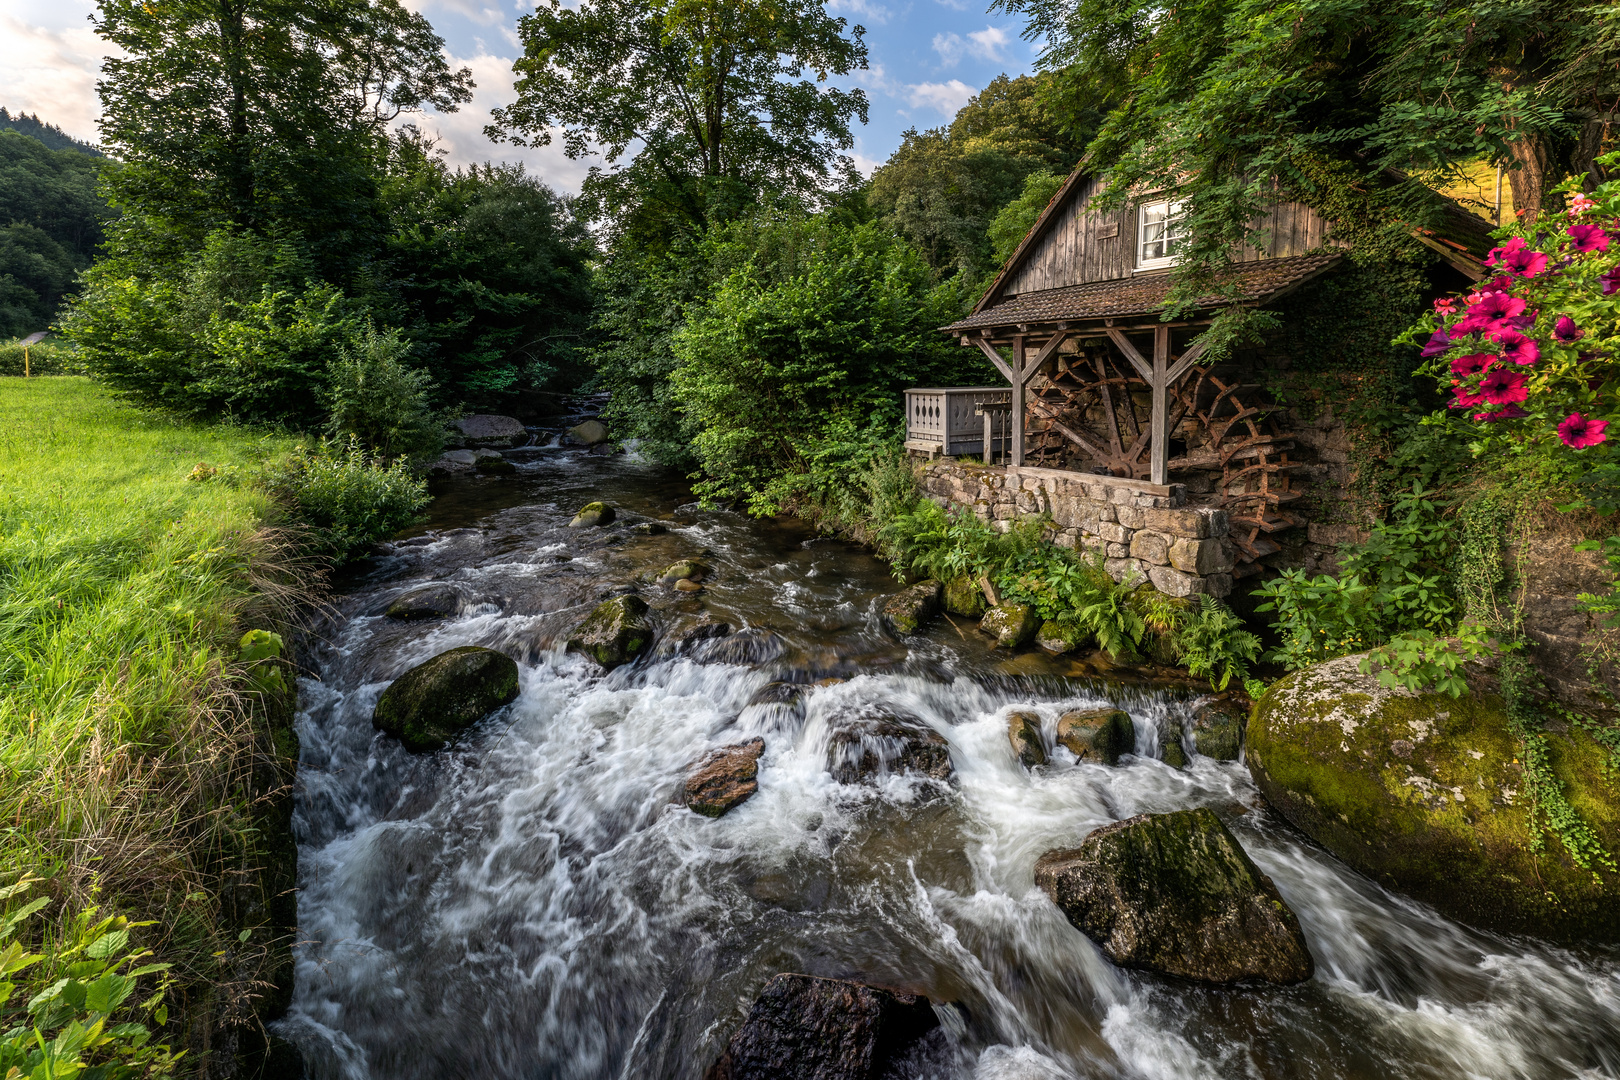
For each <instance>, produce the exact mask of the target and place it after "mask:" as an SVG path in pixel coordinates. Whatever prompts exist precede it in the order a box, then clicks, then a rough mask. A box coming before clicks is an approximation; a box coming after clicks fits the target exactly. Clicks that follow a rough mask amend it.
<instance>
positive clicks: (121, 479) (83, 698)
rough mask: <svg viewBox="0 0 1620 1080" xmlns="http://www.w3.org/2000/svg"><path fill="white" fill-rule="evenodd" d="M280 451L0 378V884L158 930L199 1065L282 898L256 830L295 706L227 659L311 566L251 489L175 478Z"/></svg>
mask: <svg viewBox="0 0 1620 1080" xmlns="http://www.w3.org/2000/svg"><path fill="white" fill-rule="evenodd" d="M289 445H290V444H289V442H288V441H287V440H284V439H280V438H276V437H266V436H258V435H252V434H249V433H245V432H242V431H238V430H231V429H220V428H206V427H200V426H194V425H190V424H185V423H179V422H175V421H171V420H168V419H164V418H161V417H157V416H153V415H150V414H145V413H140V412H137V411H135V410H133V409H130V408H128V407H127V406H124V405H122V404H119V403H118V402H117V401H115V400H114V399H113V398H112V397H111V396H109V395H108V394H107V393H106V392H105V391H104V390H102V389H100V388H98V387H96V386H94V385H92V384H91V383H89V382H88V381H87V380H84V379H80V378H35V379H28V380H23V379H18V378H0V866H3V868H4V870H5V871H7V873H6V875H5V876H6V877H7V878H8V879H9V878H12V877H14V876H15V875H16V874H17V873H18V872H29V873H34V874H38V875H40V876H48V877H49V878H50V879H51V888H52V890H53V891H54V893H55V894H56V896H57V899H58V900H59V901H60V902H61V906H60V910H62V911H64V912H71V911H76V910H78V909H79V908H80V907H83V906H84V905H85V904H86V903H88V902H90V901H91V899H92V897H93V898H94V899H95V900H96V901H97V902H100V903H102V904H104V905H111V906H113V907H114V908H116V909H119V910H124V911H128V912H129V913H131V914H132V915H134V916H136V917H140V918H149V919H156V920H158V925H157V926H155V927H153V928H152V933H153V934H155V935H156V936H157V939H158V940H156V941H152V940H151V938H150V937H149V938H148V939H147V940H148V942H149V944H152V945H153V947H154V948H155V949H156V950H157V952H158V953H159V956H160V958H161V959H163V960H166V961H170V962H173V963H174V964H175V965H176V967H175V974H176V975H177V977H178V980H179V981H178V985H177V990H178V991H179V993H180V997H181V998H182V1003H181V1012H182V1014H183V1015H184V1014H185V1013H186V1011H187V1009H186V1004H185V999H186V998H187V995H190V1001H191V1005H192V1008H191V1009H190V1016H189V1019H187V1020H186V1023H187V1025H189V1027H190V1028H191V1029H192V1030H190V1031H188V1032H185V1033H183V1034H184V1036H185V1037H184V1040H183V1041H185V1042H186V1043H188V1044H190V1045H191V1046H193V1048H194V1049H202V1050H204V1051H206V1050H207V1046H206V1044H207V1043H208V1041H209V1035H208V1034H207V1032H208V1031H211V1030H214V1029H215V1028H217V1027H218V1025H219V1023H220V1022H221V1020H222V1019H223V1020H224V1021H225V1022H227V1023H228V1022H229V1021H230V1019H231V1017H232V1015H233V1014H235V1015H236V1018H237V1019H238V1020H240V1019H241V1018H242V1017H245V1016H247V1015H248V1014H249V1013H250V1012H251V1009H252V1003H253V1000H254V999H255V997H256V996H258V995H259V994H260V993H262V991H263V990H264V989H265V988H266V986H267V985H268V983H269V982H270V981H271V980H270V978H269V975H268V974H267V972H268V968H269V966H270V965H271V963H272V953H271V951H270V950H268V949H267V948H266V944H267V939H268V937H269V934H268V933H267V932H261V933H260V935H259V938H258V939H257V940H255V939H254V937H253V928H254V926H255V925H259V926H261V927H267V926H269V925H270V924H271V923H272V922H273V921H274V920H273V919H271V917H270V915H269V914H268V912H269V910H270V908H271V907H274V906H276V905H277V904H278V903H284V902H285V901H284V900H278V898H277V897H274V896H267V895H264V893H265V889H264V888H263V887H262V885H261V886H255V885H254V882H262V881H263V880H268V879H266V878H265V877H264V875H263V874H262V873H260V871H261V870H262V869H263V864H264V863H265V862H266V861H267V860H276V859H286V858H289V857H290V856H288V854H287V852H286V851H285V850H284V849H285V847H286V844H285V843H284V842H283V841H281V840H278V839H277V838H276V837H275V835H274V832H275V830H267V829H265V828H264V825H265V817H266V814H267V813H270V814H272V815H273V814H274V813H279V812H280V811H276V810H273V809H267V808H270V807H272V806H273V804H275V803H276V800H277V798H278V795H277V792H278V789H284V787H285V784H286V782H287V780H288V779H289V776H290V774H289V772H288V769H287V766H288V765H289V762H288V760H287V750H288V747H287V745H286V744H285V742H283V745H281V746H279V747H278V746H277V745H276V740H275V731H274V728H275V724H273V723H267V722H266V721H267V720H273V719H275V718H276V714H277V713H278V712H279V713H280V714H281V716H280V720H281V721H282V722H284V721H285V719H286V717H285V712H286V709H287V703H286V702H285V701H284V700H283V701H273V700H271V701H267V700H265V699H263V698H261V697H259V696H258V695H256V694H255V693H254V692H253V690H252V684H251V683H250V682H248V681H247V679H246V678H245V676H244V675H243V673H242V672H241V670H240V668H239V667H238V666H236V665H233V660H234V658H235V652H236V647H235V643H236V641H237V639H238V638H239V637H240V635H241V634H242V632H243V630H245V629H248V628H250V627H253V626H269V627H272V628H273V627H274V626H275V625H276V624H277V623H278V622H279V621H280V620H281V619H283V618H284V617H285V616H286V614H287V612H288V611H289V610H290V609H291V607H292V605H293V603H294V602H295V601H296V600H298V599H299V595H298V586H297V585H296V584H295V582H296V581H297V580H298V579H300V578H302V577H305V574H306V572H307V568H303V570H301V568H300V567H298V566H297V565H296V563H297V558H296V556H295V555H294V554H293V548H292V546H291V545H290V544H288V543H286V542H285V540H284V539H283V534H281V533H278V531H277V530H276V529H275V528H274V522H275V520H276V508H275V506H274V505H273V504H272V503H271V502H270V500H269V497H268V496H267V495H265V494H264V493H263V492H262V491H261V490H259V489H258V488H256V487H254V486H251V485H232V484H230V483H226V482H221V481H215V482H206V481H205V482H197V481H194V480H190V479H188V477H189V476H190V475H191V474H192V473H193V470H194V469H195V467H196V466H197V465H198V464H199V463H203V462H206V463H208V464H210V465H213V466H217V467H231V466H234V467H236V470H244V471H245V470H249V469H251V468H254V467H256V466H257V465H258V464H259V463H260V462H262V461H263V460H264V459H265V458H266V457H271V456H280V455H284V454H285V453H286V452H287V450H288V449H289ZM236 470H233V469H229V468H226V469H222V474H226V475H228V474H231V473H234V472H235V471H236ZM199 472H200V473H202V472H206V470H201V471H199ZM315 576H316V577H317V578H318V576H319V575H318V574H317V575H315ZM283 831H284V830H283ZM278 844H280V845H281V848H282V850H276V848H277V845H278ZM288 874H290V868H288V869H287V872H286V873H283V874H281V875H279V876H280V877H282V878H285V877H287V875H288ZM276 876H277V875H271V877H276ZM3 883H4V882H3V881H0V884H3ZM272 891H276V890H272ZM239 928H240V929H239ZM243 931H247V934H246V937H245V938H244V936H243ZM199 1010H201V1011H202V1012H207V1013H209V1014H210V1015H209V1016H208V1017H206V1018H200V1017H199V1015H198V1012H199ZM198 1031H201V1032H202V1034H201V1035H198V1034H197V1032H198ZM199 1039H201V1042H202V1044H203V1045H199V1044H198V1040H199ZM207 1057H208V1054H207V1053H206V1052H205V1053H203V1054H195V1055H193V1060H194V1061H195V1062H196V1066H197V1067H202V1065H203V1064H204V1061H205V1060H206V1058H207Z"/></svg>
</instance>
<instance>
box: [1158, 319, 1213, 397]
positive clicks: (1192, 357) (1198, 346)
mask: <svg viewBox="0 0 1620 1080" xmlns="http://www.w3.org/2000/svg"><path fill="white" fill-rule="evenodd" d="M1167 329H1168V328H1167ZM1206 344H1207V343H1206V342H1203V341H1195V342H1193V343H1192V344H1191V345H1189V346H1187V351H1186V352H1184V353H1182V354H1181V357H1180V358H1179V359H1178V360H1176V362H1175V364H1174V365H1172V366H1171V368H1170V371H1169V374H1167V375H1166V376H1165V385H1166V386H1174V385H1176V383H1178V382H1180V381H1181V377H1182V376H1183V375H1185V374H1187V369H1188V368H1190V367H1192V366H1193V365H1194V364H1196V363H1197V362H1198V358H1199V357H1200V356H1203V355H1204V348H1205V345H1206Z"/></svg>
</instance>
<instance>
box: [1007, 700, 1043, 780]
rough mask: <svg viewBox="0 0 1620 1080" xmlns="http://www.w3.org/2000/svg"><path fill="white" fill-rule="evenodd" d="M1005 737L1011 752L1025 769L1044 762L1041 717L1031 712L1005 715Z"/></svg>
mask: <svg viewBox="0 0 1620 1080" xmlns="http://www.w3.org/2000/svg"><path fill="white" fill-rule="evenodd" d="M1007 738H1008V740H1010V741H1011V742H1012V748H1013V753H1015V754H1017V755H1018V761H1019V763H1020V764H1021V765H1023V766H1024V768H1026V769H1033V768H1034V767H1035V766H1037V765H1045V764H1046V745H1045V744H1044V743H1043V742H1041V718H1040V717H1039V716H1037V715H1035V714H1034V713H1032V712H1015V713H1011V714H1009V715H1008V717H1007Z"/></svg>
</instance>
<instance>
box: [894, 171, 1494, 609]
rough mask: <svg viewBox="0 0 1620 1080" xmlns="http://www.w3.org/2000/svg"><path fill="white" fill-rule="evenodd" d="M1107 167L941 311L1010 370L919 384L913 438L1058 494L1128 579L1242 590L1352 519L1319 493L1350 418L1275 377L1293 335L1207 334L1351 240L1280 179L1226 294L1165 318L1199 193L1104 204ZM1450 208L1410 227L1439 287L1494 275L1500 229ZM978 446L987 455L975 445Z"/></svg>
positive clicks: (968, 340)
mask: <svg viewBox="0 0 1620 1080" xmlns="http://www.w3.org/2000/svg"><path fill="white" fill-rule="evenodd" d="M1393 175H1394V174H1392V176H1393ZM1401 179H1404V178H1401ZM1105 185H1106V178H1105V177H1104V176H1102V175H1101V174H1100V173H1099V172H1098V171H1096V170H1094V169H1091V168H1089V167H1088V166H1087V164H1086V163H1084V162H1082V164H1081V166H1080V168H1078V169H1076V170H1075V171H1074V172H1073V173H1072V174H1071V175H1070V176H1069V177H1068V179H1067V180H1066V181H1065V182H1064V184H1063V186H1062V187H1061V188H1060V189H1059V190H1058V192H1057V193H1056V194H1055V195H1054V196H1053V197H1052V199H1051V201H1050V202H1049V203H1048V204H1047V206H1046V209H1045V210H1044V211H1043V212H1042V214H1041V215H1040V217H1039V218H1038V219H1037V220H1036V222H1035V224H1034V225H1033V226H1032V227H1031V228H1030V230H1029V233H1028V234H1027V235H1026V236H1025V237H1024V239H1023V241H1022V243H1021V244H1020V245H1019V246H1018V248H1017V250H1016V251H1015V252H1014V253H1013V255H1012V257H1011V258H1010V259H1009V260H1008V261H1007V264H1006V266H1005V267H1004V268H1003V269H1002V271H1001V273H1000V274H999V275H998V276H997V277H996V279H995V280H994V282H992V284H991V286H990V288H989V290H988V291H987V292H986V293H985V294H984V297H983V298H982V299H981V300H980V301H979V302H978V304H977V305H976V306H975V307H974V309H973V311H972V312H971V313H970V314H968V315H967V317H965V318H963V319H961V320H959V321H957V322H954V323H952V324H950V325H949V326H945V327H942V328H941V329H942V330H943V331H944V332H946V333H949V334H952V335H954V336H955V337H956V338H957V340H958V341H959V342H960V344H961V345H962V346H963V347H964V348H974V349H978V350H980V351H981V352H982V353H983V354H984V356H985V357H987V358H988V359H989V360H990V362H991V363H992V364H993V365H995V367H996V369H997V370H998V371H999V372H1000V373H1001V375H1002V377H1003V378H1004V379H1005V380H1006V385H1004V386H998V387H985V386H978V387H945V388H939V387H935V388H918V389H913V390H908V391H906V403H905V404H906V418H907V430H906V444H905V445H906V447H907V449H908V450H910V451H911V452H913V453H914V454H918V455H923V456H926V457H928V458H929V459H931V461H932V464H931V465H930V466H929V468H928V474H927V477H926V479H925V484H924V486H925V489H926V490H927V491H928V493H929V494H930V495H931V496H933V497H934V498H935V499H936V500H938V501H941V502H947V503H956V504H958V505H963V506H969V507H972V508H974V509H975V511H976V512H978V513H979V514H980V515H981V516H985V517H989V518H992V519H996V520H1010V519H1013V518H1016V517H1020V516H1023V515H1026V514H1031V513H1040V512H1046V513H1049V514H1051V516H1052V519H1053V523H1054V525H1055V526H1056V528H1057V529H1058V530H1059V535H1058V542H1059V543H1063V544H1066V545H1070V546H1083V547H1084V548H1086V549H1087V550H1095V549H1098V548H1100V549H1102V550H1103V552H1104V553H1105V556H1106V558H1107V567H1108V570H1109V572H1110V573H1111V574H1112V575H1113V576H1114V577H1115V578H1116V580H1120V579H1124V578H1126V577H1127V576H1131V575H1135V576H1137V577H1138V578H1140V579H1145V580H1149V581H1151V582H1152V583H1153V585H1154V586H1155V587H1157V588H1158V589H1159V590H1160V591H1162V592H1165V593H1168V594H1170V595H1174V596H1187V595H1191V594H1193V593H1200V592H1207V593H1210V594H1211V595H1214V596H1224V595H1226V594H1227V593H1228V592H1230V591H1231V589H1232V584H1233V579H1234V578H1238V577H1243V576H1246V575H1248V574H1253V573H1257V572H1259V571H1260V570H1261V569H1262V567H1263V566H1264V565H1265V564H1266V562H1272V563H1278V562H1286V563H1287V564H1289V565H1306V566H1307V568H1309V567H1310V566H1311V564H1312V558H1313V549H1314V550H1315V551H1316V552H1319V553H1325V552H1326V551H1327V550H1329V549H1330V548H1331V546H1332V545H1333V544H1335V543H1337V542H1339V541H1340V540H1342V539H1346V538H1347V530H1346V527H1345V526H1343V525H1329V524H1326V523H1323V524H1321V525H1319V526H1318V525H1313V524H1312V522H1311V521H1310V520H1308V518H1309V516H1310V515H1309V513H1308V510H1307V507H1308V506H1309V505H1310V500H1309V498H1308V495H1309V493H1310V488H1311V486H1312V484H1316V485H1318V486H1326V487H1332V486H1334V485H1338V486H1340V487H1342V486H1343V484H1344V483H1345V482H1346V480H1347V478H1348V476H1347V474H1348V468H1347V467H1346V457H1345V454H1344V452H1343V451H1344V446H1343V445H1335V443H1336V442H1342V440H1343V438H1344V433H1343V430H1342V425H1340V426H1339V427H1338V428H1337V429H1335V427H1334V425H1333V424H1331V423H1328V424H1322V423H1315V422H1313V423H1304V422H1302V421H1301V420H1300V419H1299V418H1297V417H1295V416H1294V415H1293V414H1292V413H1291V412H1290V410H1288V409H1286V408H1283V407H1281V406H1279V405H1278V404H1277V403H1276V401H1275V397H1274V395H1273V394H1271V393H1270V392H1268V385H1270V384H1273V383H1275V382H1276V379H1275V377H1274V376H1275V375H1276V374H1277V373H1278V372H1280V371H1282V370H1286V369H1287V368H1288V366H1289V361H1290V358H1289V357H1288V356H1287V355H1283V354H1280V353H1279V352H1278V351H1277V349H1276V348H1274V347H1270V346H1261V347H1258V348H1250V349H1246V350H1234V352H1233V353H1232V354H1231V355H1230V356H1229V357H1228V358H1227V359H1225V360H1224V361H1222V362H1221V363H1218V364H1212V363H1202V362H1201V360H1202V358H1203V352H1204V349H1203V344H1202V343H1201V342H1200V341H1198V340H1197V339H1198V337H1199V335H1200V333H1202V331H1203V330H1204V329H1205V328H1206V327H1207V326H1208V325H1209V324H1210V322H1211V320H1212V319H1213V318H1214V317H1215V316H1216V315H1217V314H1218V313H1219V311H1220V306H1221V305H1223V304H1229V303H1241V304H1245V305H1253V306H1261V307H1271V306H1273V305H1276V304H1277V303H1278V302H1279V301H1283V300H1284V299H1285V298H1287V297H1290V296H1293V295H1295V294H1297V293H1299V292H1301V291H1302V290H1308V289H1310V288H1311V287H1312V286H1313V284H1315V283H1318V282H1322V281H1326V280H1328V279H1329V278H1331V276H1332V275H1334V274H1335V273H1338V272H1340V270H1341V269H1342V268H1343V267H1345V266H1346V265H1347V263H1348V259H1347V255H1348V250H1347V245H1346V244H1345V243H1344V242H1343V241H1340V240H1338V239H1336V238H1335V236H1334V230H1333V228H1332V226H1331V224H1330V223H1329V221H1328V220H1327V219H1326V218H1325V217H1324V216H1323V215H1322V214H1321V213H1319V212H1318V211H1317V210H1316V209H1314V208H1312V207H1311V206H1308V205H1306V204H1304V203H1302V202H1296V201H1291V200H1290V199H1288V198H1287V197H1286V196H1282V197H1279V198H1278V200H1277V201H1276V202H1275V203H1274V204H1273V205H1272V206H1271V208H1270V210H1269V212H1268V213H1267V214H1266V216H1265V217H1264V219H1263V220H1262V221H1260V222H1259V223H1258V224H1259V225H1260V226H1261V227H1262V228H1263V230H1264V232H1263V235H1264V237H1265V240H1264V244H1263V246H1250V247H1247V248H1246V249H1244V250H1243V251H1241V252H1240V253H1239V254H1238V255H1237V256H1236V261H1235V265H1234V266H1233V267H1232V268H1231V269H1230V270H1229V271H1228V274H1229V275H1230V276H1229V277H1228V278H1227V279H1226V280H1225V281H1224V282H1223V286H1224V288H1223V292H1224V293H1225V294H1226V296H1225V298H1223V299H1221V300H1219V301H1215V300H1211V302H1210V305H1209V306H1208V307H1206V308H1201V309H1200V310H1198V311H1197V312H1195V313H1194V314H1193V316H1192V317H1189V318H1186V319H1183V320H1181V321H1173V322H1164V321H1162V320H1161V318H1160V313H1161V311H1162V310H1163V308H1164V305H1165V300H1166V297H1167V296H1168V294H1169V292H1170V287H1171V273H1172V269H1173V267H1174V266H1175V263H1176V260H1177V258H1178V255H1179V253H1180V249H1181V248H1182V245H1183V244H1184V243H1185V242H1186V239H1187V237H1186V233H1185V228H1184V220H1185V219H1184V217H1183V212H1182V204H1181V203H1180V202H1178V201H1177V199H1176V198H1175V197H1174V195H1173V194H1166V193H1156V194H1150V195H1146V196H1144V197H1140V198H1137V199H1135V200H1134V201H1131V202H1129V203H1127V204H1126V205H1122V206H1119V207H1117V208H1105V207H1103V206H1102V205H1101V199H1100V196H1101V194H1102V191H1103V189H1104V187H1105ZM1438 220H1439V221H1440V225H1439V226H1438V227H1426V228H1414V229H1411V230H1410V235H1411V236H1412V238H1413V239H1414V240H1415V241H1417V242H1418V243H1420V244H1422V245H1423V246H1424V247H1425V248H1427V249H1429V250H1430V251H1431V252H1432V253H1433V255H1434V259H1433V262H1434V267H1433V270H1432V271H1431V273H1430V277H1431V279H1432V281H1433V285H1434V293H1435V294H1436V295H1438V294H1439V293H1440V292H1442V291H1449V290H1451V289H1456V288H1458V287H1460V286H1462V285H1464V284H1466V282H1467V281H1470V280H1479V279H1481V278H1483V277H1484V276H1485V273H1486V268H1485V265H1484V262H1483V259H1484V256H1485V253H1486V252H1487V251H1488V249H1489V248H1490V246H1491V240H1490V232H1491V230H1492V229H1493V228H1494V226H1492V225H1491V224H1490V223H1489V222H1487V221H1485V220H1484V219H1483V218H1480V217H1476V216H1475V215H1473V214H1471V213H1469V212H1468V211H1466V210H1464V209H1463V208H1462V207H1461V206H1459V205H1458V204H1456V203H1455V202H1452V201H1450V200H1443V205H1442V206H1441V207H1440V212H1439V214H1438ZM1413 314H1414V315H1415V314H1416V312H1414V313H1413ZM968 456H971V457H974V458H979V459H982V460H983V461H984V462H986V464H985V465H979V464H977V463H974V464H967V463H962V462H959V461H957V460H956V459H958V458H961V457H968ZM991 463H994V464H991ZM1322 494H1323V493H1322V492H1321V491H1318V492H1317V495H1318V496H1320V495H1322ZM1291 540H1292V544H1291V545H1290V541H1291ZM1290 546H1291V547H1292V550H1291V551H1288V552H1285V550H1284V549H1285V547H1290ZM1280 553H1281V554H1280ZM1273 556H1277V558H1272V557H1273Z"/></svg>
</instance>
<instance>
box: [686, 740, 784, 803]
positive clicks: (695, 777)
mask: <svg viewBox="0 0 1620 1080" xmlns="http://www.w3.org/2000/svg"><path fill="white" fill-rule="evenodd" d="M764 752H765V740H764V739H749V740H748V741H747V742H744V743H737V744H735V745H733V746H726V747H722V748H721V749H719V750H716V751H714V753H712V754H710V755H709V756H708V758H707V759H705V760H704V761H703V763H702V764H700V765H699V766H698V767H697V769H695V770H694V771H693V772H692V775H690V776H688V777H687V778H686V805H687V806H689V807H690V808H691V809H693V810H695V811H696V812H698V813H699V814H702V815H703V816H704V817H712V818H717V817H719V816H720V815H721V814H724V813H725V812H726V811H727V810H730V809H731V808H732V807H734V806H737V805H740V804H741V803H744V802H746V801H747V800H748V798H749V796H751V795H753V794H754V792H756V791H758V790H759V755H761V754H763V753H764Z"/></svg>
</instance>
